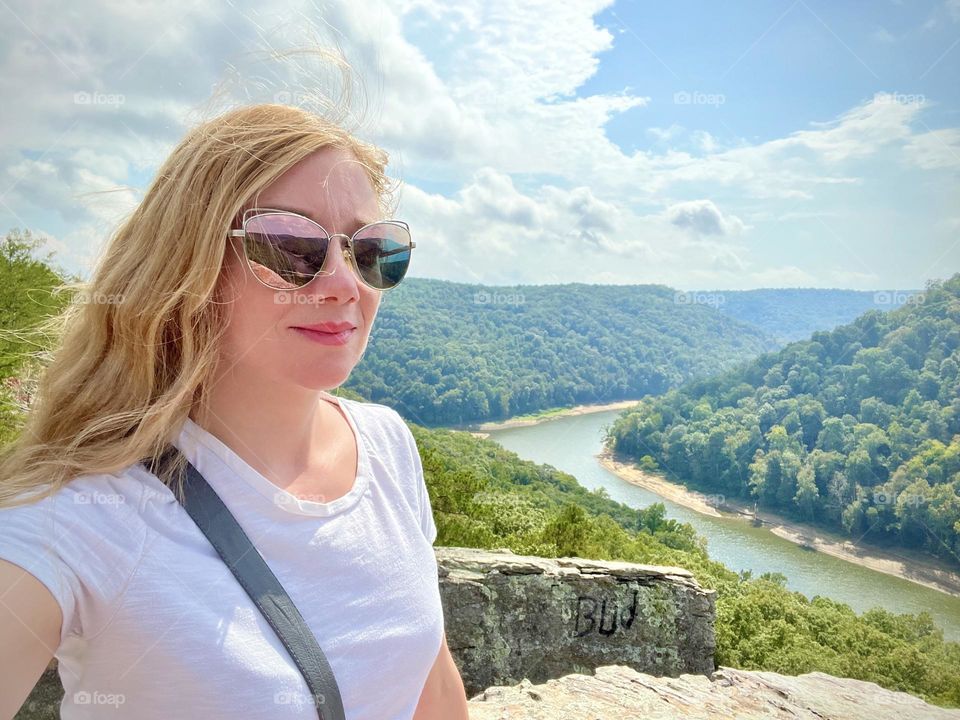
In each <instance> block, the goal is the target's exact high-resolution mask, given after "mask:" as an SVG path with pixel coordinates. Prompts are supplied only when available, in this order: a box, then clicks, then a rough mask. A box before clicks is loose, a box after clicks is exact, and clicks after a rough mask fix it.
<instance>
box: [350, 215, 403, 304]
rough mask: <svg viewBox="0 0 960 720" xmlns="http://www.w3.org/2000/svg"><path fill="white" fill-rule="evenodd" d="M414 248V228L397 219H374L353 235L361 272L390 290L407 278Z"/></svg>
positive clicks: (369, 282)
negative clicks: (386, 220) (398, 223)
mask: <svg viewBox="0 0 960 720" xmlns="http://www.w3.org/2000/svg"><path fill="white" fill-rule="evenodd" d="M410 249H411V245H410V231H409V230H407V229H406V228H405V227H404V226H402V225H394V224H393V223H374V224H373V225H370V226H368V227H365V228H363V230H361V231H360V232H358V233H357V234H356V235H355V236H354V238H353V250H354V254H355V257H356V260H357V267H358V268H359V270H360V275H361V277H362V279H363V281H364V282H366V283H367V284H368V285H371V286H372V287H375V288H377V289H378V290H387V289H389V288H392V287H393V286H394V285H396V284H397V283H399V282H400V281H401V280H403V276H404V275H406V274H407V268H408V267H410Z"/></svg>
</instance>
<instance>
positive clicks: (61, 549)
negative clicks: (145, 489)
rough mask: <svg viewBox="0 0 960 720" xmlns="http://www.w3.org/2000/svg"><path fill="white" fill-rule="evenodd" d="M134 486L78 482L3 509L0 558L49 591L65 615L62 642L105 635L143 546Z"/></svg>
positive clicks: (120, 482) (116, 481)
mask: <svg viewBox="0 0 960 720" xmlns="http://www.w3.org/2000/svg"><path fill="white" fill-rule="evenodd" d="M138 491H139V489H138V488H136V487H135V486H132V485H131V483H130V481H129V480H126V481H125V480H122V479H113V480H108V481H104V480H102V479H101V480H98V481H90V482H88V481H85V480H82V479H81V480H74V481H71V482H68V483H67V484H66V485H65V486H64V487H62V488H61V489H60V490H58V491H57V492H55V493H54V494H53V495H48V496H47V497H44V498H40V499H39V500H32V501H30V502H27V503H26V504H21V505H14V506H8V507H3V508H0V559H3V560H6V561H8V562H11V563H13V564H14V565H19V566H20V567H22V568H23V569H24V570H26V571H27V572H29V573H30V574H31V575H33V576H34V577H36V578H37V579H38V580H39V581H40V582H41V583H43V584H44V585H45V586H46V588H47V589H48V590H49V591H50V592H51V594H52V595H53V597H54V598H55V599H56V601H57V603H58V604H59V605H60V611H61V613H62V616H63V623H62V625H61V629H60V643H61V644H62V643H63V641H64V640H66V639H67V637H68V636H69V635H71V634H72V635H80V636H88V635H92V634H96V633H97V632H98V631H99V630H101V629H102V628H103V627H104V625H105V624H106V622H107V621H108V620H109V618H110V616H111V614H112V613H111V609H112V608H113V607H114V605H115V603H116V602H117V600H118V599H119V597H120V596H121V594H122V592H123V589H124V588H125V587H126V584H127V581H128V580H129V578H130V577H131V575H132V574H133V571H134V569H135V568H136V564H137V562H138V560H139V557H140V555H141V553H142V549H143V547H144V541H145V537H146V532H145V526H143V525H142V523H140V524H139V525H138V524H137V523H135V522H133V521H132V518H134V517H135V516H136V512H137V506H138V495H139V492H138Z"/></svg>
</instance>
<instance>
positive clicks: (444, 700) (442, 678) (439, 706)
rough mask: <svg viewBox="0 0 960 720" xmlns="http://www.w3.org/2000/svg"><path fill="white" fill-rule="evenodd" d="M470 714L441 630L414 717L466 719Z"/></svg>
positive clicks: (461, 683) (457, 672) (440, 719)
mask: <svg viewBox="0 0 960 720" xmlns="http://www.w3.org/2000/svg"><path fill="white" fill-rule="evenodd" d="M469 717H470V715H469V712H468V710H467V693H466V691H465V690H464V689H463V679H462V678H461V677H460V671H459V670H458V669H457V666H456V664H455V663H454V662H453V656H452V655H451V654H450V648H448V647H447V633H446V632H444V633H443V642H442V643H440V652H438V653H437V659H436V660H435V661H434V663H433V668H431V670H430V674H429V675H428V676H427V682H426V683H425V684H424V686H423V691H422V692H421V693H420V702H419V703H417V710H416V712H415V713H414V714H413V720H469Z"/></svg>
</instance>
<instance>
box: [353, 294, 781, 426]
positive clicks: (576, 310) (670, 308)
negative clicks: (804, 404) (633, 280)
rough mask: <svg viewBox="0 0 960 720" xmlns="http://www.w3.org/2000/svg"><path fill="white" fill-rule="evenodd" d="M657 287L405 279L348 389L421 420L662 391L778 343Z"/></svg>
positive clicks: (447, 420) (490, 416)
mask: <svg viewBox="0 0 960 720" xmlns="http://www.w3.org/2000/svg"><path fill="white" fill-rule="evenodd" d="M773 347H774V345H773V344H772V343H771V342H770V340H769V338H767V336H766V335H765V334H764V333H763V332H762V331H760V330H757V329H756V328H754V327H751V326H748V325H744V324H742V323H740V322H738V321H736V320H734V319H732V318H730V317H727V316H725V315H722V314H720V313H717V312H716V311H715V310H714V309H713V308H711V307H708V306H706V305H702V304H696V303H686V302H683V301H679V302H678V300H677V293H675V291H673V290H671V289H670V288H667V287H664V286H662V285H632V286H623V285H620V286H614V285H583V284H568V285H527V286H520V287H515V288H505V287H498V288H492V287H484V286H480V285H464V284H460V283H451V282H445V281H440V280H423V279H418V278H410V279H408V280H405V281H404V282H403V284H401V285H400V286H399V287H397V289H396V290H394V291H391V292H390V293H388V294H387V295H386V296H385V297H384V300H383V304H382V306H381V308H380V313H379V316H378V317H377V321H376V324H375V326H374V329H373V332H372V334H371V337H370V343H369V345H368V347H367V351H366V354H365V356H364V358H363V361H362V362H361V363H360V364H359V365H358V366H357V368H356V369H355V370H354V372H353V374H352V375H351V376H350V379H349V381H348V383H347V387H349V388H351V389H353V390H356V391H357V392H359V393H360V394H362V395H363V396H365V397H368V398H370V399H372V400H374V401H376V402H381V403H383V404H385V405H389V406H390V407H393V408H395V409H396V410H397V411H399V412H400V413H401V414H402V415H404V417H406V418H408V419H411V420H414V421H416V422H419V423H421V424H425V425H437V424H445V425H458V424H462V423H468V422H479V421H484V420H495V419H501V418H505V417H509V416H511V415H518V414H523V413H529V412H536V411H538V410H544V409H547V408H554V407H568V406H572V405H577V404H580V403H593V402H612V401H615V400H624V399H633V398H639V397H642V396H643V395H646V394H648V393H661V392H663V391H665V390H666V389H668V388H670V387H673V386H675V385H678V384H680V383H681V382H683V381H684V380H687V379H690V378H692V377H698V376H707V375H710V374H713V373H716V372H717V371H719V370H722V369H723V368H726V367H729V366H731V365H732V364H734V363H736V362H738V361H741V360H745V359H747V358H751V357H755V356H756V355H758V354H759V353H761V352H763V351H764V350H767V349H771V348H773Z"/></svg>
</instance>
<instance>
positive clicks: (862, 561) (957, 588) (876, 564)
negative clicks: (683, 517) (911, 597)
mask: <svg viewBox="0 0 960 720" xmlns="http://www.w3.org/2000/svg"><path fill="white" fill-rule="evenodd" d="M597 460H598V462H599V463H600V465H601V466H603V468H604V469H606V470H608V471H609V472H611V473H613V474H614V475H616V476H617V477H619V478H622V479H623V480H626V481H627V482H629V483H632V484H634V485H638V486H640V487H642V488H645V489H647V490H649V491H650V492H652V493H655V494H657V495H659V496H660V497H662V498H664V499H666V500H670V501H671V502H674V503H676V504H677V505H682V506H683V507H686V508H689V509H690V510H694V511H695V512H698V513H701V514H703V515H710V516H713V517H734V518H737V519H739V520H741V521H743V522H751V520H752V516H753V508H752V507H748V506H746V505H744V504H739V503H736V502H733V501H731V500H727V499H724V500H723V502H720V499H721V498H720V496H718V495H704V494H703V493H699V492H696V491H694V490H689V489H687V488H686V487H684V486H683V485H680V484H678V483H673V482H670V481H668V480H665V479H664V478H663V477H661V476H659V475H654V474H651V473H647V472H644V471H643V470H640V469H639V468H637V467H636V466H634V465H632V464H628V463H622V462H618V461H616V460H614V459H613V458H612V457H611V456H610V454H609V453H608V452H606V451H604V452H602V453H600V454H599V455H597ZM718 508H721V509H722V510H723V512H721V511H720V510H718ZM757 519H758V520H760V521H761V522H762V524H763V526H764V527H766V528H767V529H769V530H770V532H772V533H773V534H775V535H777V536H778V537H781V538H783V539H785V540H789V541H790V542H793V543H796V544H797V545H801V546H803V547H806V548H810V549H812V550H815V551H817V552H822V553H826V554H827V555H832V556H833V557H836V558H840V559H841V560H846V561H847V562H851V563H856V564H857V565H862V566H863V567H867V568H870V569H871V570H876V571H877V572H882V573H886V574H887V575H893V576H894V577H898V578H902V579H904V580H909V581H910V582H914V583H917V584H918V585H924V586H926V587H929V588H933V589H934V590H939V591H940V592H944V593H947V594H949V595H955V596H957V597H960V574H958V573H956V572H953V571H951V570H948V569H945V568H944V567H942V566H939V565H937V564H936V563H935V562H932V561H930V560H929V559H928V558H926V557H925V556H921V555H919V554H918V553H913V552H910V551H909V550H896V551H891V550H888V549H886V548H879V547H876V546H872V545H866V544H864V543H863V542H859V543H856V544H854V543H853V542H851V541H850V540H848V539H846V538H843V537H842V536H840V535H833V534H831V533H828V532H825V531H823V530H820V529H819V528H812V527H810V526H808V525H803V524H801V523H796V522H793V521H790V520H785V519H784V518H782V517H779V516H777V515H773V514H771V513H768V512H763V511H760V512H758V513H757Z"/></svg>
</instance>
